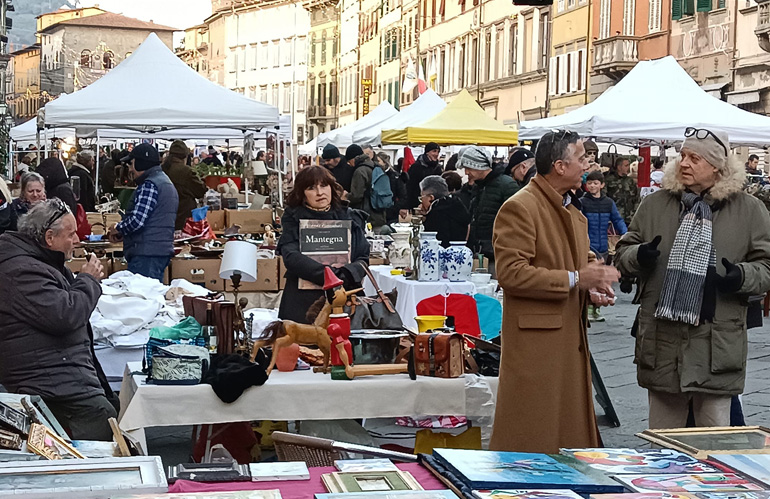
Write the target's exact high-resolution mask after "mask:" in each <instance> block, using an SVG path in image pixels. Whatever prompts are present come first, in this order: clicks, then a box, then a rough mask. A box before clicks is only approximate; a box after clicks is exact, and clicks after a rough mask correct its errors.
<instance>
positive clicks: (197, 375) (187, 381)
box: [150, 344, 209, 385]
mask: <svg viewBox="0 0 770 499" xmlns="http://www.w3.org/2000/svg"><path fill="white" fill-rule="evenodd" d="M208 365H209V351H208V350H207V349H206V348H204V347H199V346H195V345H182V344H176V345H167V346H164V347H158V348H157V349H156V351H155V353H154V354H153V356H152V369H151V371H150V378H152V380H153V382H154V383H155V384H157V385H197V384H198V383H200V382H201V380H202V379H203V376H204V375H205V374H206V370H207V369H208Z"/></svg>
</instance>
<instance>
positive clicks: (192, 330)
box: [150, 317, 202, 341]
mask: <svg viewBox="0 0 770 499" xmlns="http://www.w3.org/2000/svg"><path fill="white" fill-rule="evenodd" d="M201 330H202V328H201V325H200V324H198V321H196V320H195V318H194V317H186V318H185V319H183V320H181V321H179V322H178V323H176V324H174V325H173V326H171V327H169V326H158V327H154V328H152V329H150V337H151V338H157V339H159V340H173V341H178V340H189V339H192V338H196V337H198V336H200V335H201Z"/></svg>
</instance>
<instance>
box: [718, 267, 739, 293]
mask: <svg viewBox="0 0 770 499" xmlns="http://www.w3.org/2000/svg"><path fill="white" fill-rule="evenodd" d="M722 265H724V266H725V275H724V276H721V275H717V288H718V289H719V291H721V292H722V293H737V292H738V290H739V289H741V286H743V271H742V270H741V268H740V267H739V266H737V265H735V264H733V263H730V260H728V259H727V258H722Z"/></svg>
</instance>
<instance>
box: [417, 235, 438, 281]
mask: <svg viewBox="0 0 770 499" xmlns="http://www.w3.org/2000/svg"><path fill="white" fill-rule="evenodd" d="M442 250H443V248H441V243H439V242H438V239H436V233H435V232H423V233H421V234H420V276H419V280H420V281H438V280H439V279H440V278H441V251H442Z"/></svg>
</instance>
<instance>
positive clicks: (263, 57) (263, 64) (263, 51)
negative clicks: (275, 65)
mask: <svg viewBox="0 0 770 499" xmlns="http://www.w3.org/2000/svg"><path fill="white" fill-rule="evenodd" d="M268 46H269V45H268V43H267V42H262V45H261V46H260V48H259V61H260V63H259V68H260V69H267V61H268Z"/></svg>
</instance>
